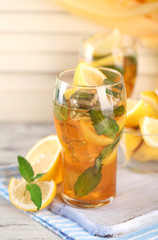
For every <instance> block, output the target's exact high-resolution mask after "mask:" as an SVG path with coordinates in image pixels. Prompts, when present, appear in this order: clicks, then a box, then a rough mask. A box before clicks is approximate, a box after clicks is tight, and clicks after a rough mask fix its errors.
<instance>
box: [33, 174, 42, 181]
mask: <svg viewBox="0 0 158 240" xmlns="http://www.w3.org/2000/svg"><path fill="white" fill-rule="evenodd" d="M43 175H44V173H38V174H37V175H36V176H35V177H33V178H32V179H31V182H33V181H35V180H36V179H38V178H41V177H42V176H43Z"/></svg>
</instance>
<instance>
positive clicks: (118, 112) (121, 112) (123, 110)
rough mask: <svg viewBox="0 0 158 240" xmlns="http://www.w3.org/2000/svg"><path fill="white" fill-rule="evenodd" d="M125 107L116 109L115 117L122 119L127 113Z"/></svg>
mask: <svg viewBox="0 0 158 240" xmlns="http://www.w3.org/2000/svg"><path fill="white" fill-rule="evenodd" d="M125 111H126V110H125V107H124V106H123V105H121V106H119V107H117V108H114V110H113V116H114V117H120V116H122V115H123V114H124V113H125Z"/></svg>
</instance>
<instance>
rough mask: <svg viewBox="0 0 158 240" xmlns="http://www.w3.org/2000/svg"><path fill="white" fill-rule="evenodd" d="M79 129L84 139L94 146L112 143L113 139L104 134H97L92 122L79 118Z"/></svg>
mask: <svg viewBox="0 0 158 240" xmlns="http://www.w3.org/2000/svg"><path fill="white" fill-rule="evenodd" d="M80 126H81V131H82V134H83V136H84V139H85V140H86V141H87V142H89V143H92V144H94V145H95V146H106V145H108V144H111V143H113V141H114V140H113V139H111V138H108V137H106V136H105V135H100V136H99V135H98V134H97V133H96V131H95V129H94V127H93V125H92V124H90V123H88V122H86V121H84V120H80Z"/></svg>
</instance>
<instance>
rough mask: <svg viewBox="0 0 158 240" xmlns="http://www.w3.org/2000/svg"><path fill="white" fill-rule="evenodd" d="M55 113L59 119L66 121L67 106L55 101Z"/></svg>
mask: <svg viewBox="0 0 158 240" xmlns="http://www.w3.org/2000/svg"><path fill="white" fill-rule="evenodd" d="M53 113H54V115H55V117H56V118H57V119H58V120H60V121H66V119H67V109H66V108H65V107H63V106H60V105H58V104H56V103H54V107H53Z"/></svg>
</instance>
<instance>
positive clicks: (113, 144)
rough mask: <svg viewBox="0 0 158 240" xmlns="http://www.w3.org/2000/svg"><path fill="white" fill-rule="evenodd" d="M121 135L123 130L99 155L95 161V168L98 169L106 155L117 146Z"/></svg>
mask: <svg viewBox="0 0 158 240" xmlns="http://www.w3.org/2000/svg"><path fill="white" fill-rule="evenodd" d="M122 133H123V129H122V130H121V131H120V133H119V135H118V136H117V138H116V139H115V140H114V141H113V143H112V144H109V145H108V146H106V147H105V148H104V149H103V150H102V152H101V153H100V155H99V156H98V157H97V158H96V159H95V164H96V167H97V168H100V166H101V165H102V161H103V160H104V159H105V158H106V157H108V155H109V154H110V153H111V152H112V151H113V149H114V148H115V147H116V146H117V144H118V143H119V141H120V139H121V137H122Z"/></svg>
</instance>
